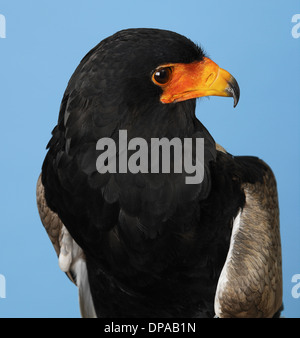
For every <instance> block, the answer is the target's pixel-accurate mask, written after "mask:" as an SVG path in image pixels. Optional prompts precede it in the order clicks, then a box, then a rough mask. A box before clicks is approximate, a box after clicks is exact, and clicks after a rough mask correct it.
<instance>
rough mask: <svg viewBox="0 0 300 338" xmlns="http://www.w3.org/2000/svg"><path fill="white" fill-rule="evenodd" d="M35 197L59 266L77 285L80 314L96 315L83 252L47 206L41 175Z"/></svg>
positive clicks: (85, 315)
mask: <svg viewBox="0 0 300 338" xmlns="http://www.w3.org/2000/svg"><path fill="white" fill-rule="evenodd" d="M36 199H37V206H38V211H39V215H40V218H41V221H42V224H43V225H44V228H45V230H46V232H47V234H48V236H49V238H50V240H51V242H52V245H53V247H54V249H55V252H56V254H57V256H58V263H59V267H60V268H61V270H62V271H64V272H65V273H66V274H67V276H68V277H69V278H70V280H71V281H72V282H73V283H74V284H75V285H77V287H78V291H79V302H80V312H81V316H82V317H84V318H89V317H96V314H95V310H94V305H93V300H92V296H91V292H90V287H89V282H88V276H87V268H86V261H85V256H84V253H83V251H82V249H81V248H80V247H79V245H78V244H77V243H76V242H75V241H74V240H73V238H72V237H71V235H70V234H69V232H68V230H67V229H66V227H65V226H64V224H63V222H62V221H61V219H60V218H59V217H58V215H57V214H56V213H55V212H53V211H52V210H51V209H50V208H49V207H48V205H47V202H46V199H45V195H44V186H43V184H42V180H41V175H40V176H39V178H38V181H37V186H36Z"/></svg>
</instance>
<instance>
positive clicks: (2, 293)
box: [0, 274, 6, 299]
mask: <svg viewBox="0 0 300 338" xmlns="http://www.w3.org/2000/svg"><path fill="white" fill-rule="evenodd" d="M1 298H6V280H5V277H4V276H3V275H1V274H0V299H1Z"/></svg>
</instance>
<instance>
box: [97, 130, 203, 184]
mask: <svg viewBox="0 0 300 338" xmlns="http://www.w3.org/2000/svg"><path fill="white" fill-rule="evenodd" d="M149 148H150V149H149ZM171 148H172V149H173V150H172V152H171ZM96 150H102V151H103V152H102V153H101V155H99V157H98V158H97V161H96V168H97V171H98V172H99V173H100V174H105V173H107V172H109V173H117V172H118V173H120V174H124V173H127V172H128V171H129V172H131V173H132V174H137V173H139V172H140V173H144V174H145V173H149V172H150V173H154V174H155V173H163V174H169V173H174V174H176V173H182V172H183V171H184V172H185V173H186V174H187V176H186V178H185V183H186V184H199V183H201V182H202V181H203V178H204V139H203V138H194V139H193V138H184V139H183V141H182V140H181V139H180V138H178V137H174V138H173V139H171V140H169V139H167V138H165V137H163V138H160V139H159V138H151V142H147V141H146V140H145V139H143V138H141V137H135V138H132V139H131V140H130V141H129V142H128V140H127V130H119V142H118V146H117V145H116V143H115V141H114V140H113V139H111V138H109V137H104V138H101V139H100V140H98V142H97V145H96ZM128 151H130V152H132V151H134V152H133V153H131V155H130V157H129V158H128ZM171 159H172V160H171ZM149 161H150V164H149ZM192 174H194V176H190V175H192Z"/></svg>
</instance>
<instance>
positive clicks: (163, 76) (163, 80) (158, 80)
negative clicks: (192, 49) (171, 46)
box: [152, 67, 172, 85]
mask: <svg viewBox="0 0 300 338" xmlns="http://www.w3.org/2000/svg"><path fill="white" fill-rule="evenodd" d="M171 75H172V68H171V67H160V68H157V69H156V70H155V72H154V73H153V75H152V80H153V82H154V83H155V84H157V85H165V84H167V83H168V82H169V81H170V79H171Z"/></svg>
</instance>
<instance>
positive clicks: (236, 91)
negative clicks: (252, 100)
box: [227, 76, 240, 108]
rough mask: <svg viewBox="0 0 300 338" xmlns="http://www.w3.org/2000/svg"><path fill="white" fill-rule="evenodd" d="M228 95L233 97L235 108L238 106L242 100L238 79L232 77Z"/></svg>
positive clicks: (229, 82)
mask: <svg viewBox="0 0 300 338" xmlns="http://www.w3.org/2000/svg"><path fill="white" fill-rule="evenodd" d="M227 91H228V93H229V94H230V96H232V97H233V100H234V101H233V108H235V107H236V106H237V104H238V103H239V99H240V87H239V85H238V83H237V81H236V79H235V78H234V77H233V76H231V78H230V80H229V81H228V88H227Z"/></svg>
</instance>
